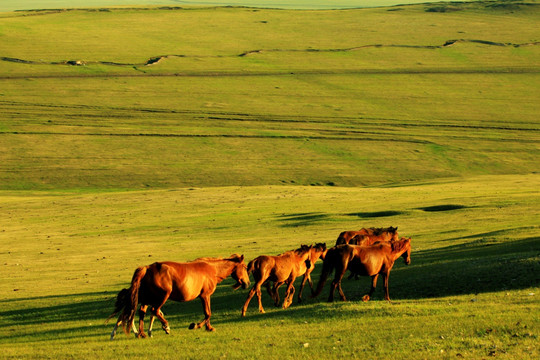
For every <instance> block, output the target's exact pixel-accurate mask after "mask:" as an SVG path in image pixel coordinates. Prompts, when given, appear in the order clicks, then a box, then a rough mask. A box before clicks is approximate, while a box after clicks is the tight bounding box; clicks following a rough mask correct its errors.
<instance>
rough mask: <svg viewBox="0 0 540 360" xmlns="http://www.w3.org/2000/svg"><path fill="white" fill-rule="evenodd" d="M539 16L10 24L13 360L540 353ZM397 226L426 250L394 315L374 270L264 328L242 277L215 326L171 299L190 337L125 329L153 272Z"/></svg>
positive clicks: (427, 14) (181, 332)
mask: <svg viewBox="0 0 540 360" xmlns="http://www.w3.org/2000/svg"><path fill="white" fill-rule="evenodd" d="M8 3H9V4H12V3H13V2H8ZM47 4H48V6H47V7H49V6H50V5H51V4H52V2H48V3H47ZM92 4H93V5H96V6H103V5H101V4H97V2H96V3H92ZM89 5H91V4H90V3H89V2H88V3H86V4H85V7H87V6H89ZM6 6H7V5H6ZM0 9H1V7H0ZM539 20H540V10H539V8H538V3H537V2H536V1H531V2H527V3H521V2H520V3H517V2H502V1H501V2H473V3H463V4H458V3H451V4H448V3H437V4H420V5H413V6H395V7H392V8H374V9H356V10H339V11H328V10H318V11H298V10H296V11H293V10H271V9H266V10H263V9H250V8H185V9H169V10H166V9H163V8H162V9H158V8H148V7H142V6H141V7H139V8H111V9H109V11H95V9H86V10H72V11H46V12H38V13H36V12H8V13H2V14H0V113H1V115H0V244H1V245H0V303H1V305H2V310H0V351H1V352H2V357H3V358H7V359H36V358H43V359H48V358H51V359H52V358H54V359H70V358H90V357H91V358H104V359H105V358H107V359H108V358H121V359H127V358H133V357H140V358H162V359H173V358H174V359H177V358H179V357H180V358H203V357H205V358H238V359H245V358H269V359H275V358H286V359H288V358H299V357H307V358H336V359H337V358H373V359H383V358H390V357H391V358H407V359H433V358H441V359H455V358H473V359H479V358H488V357H493V356H495V357H497V358H503V359H529V358H530V359H536V358H538V356H539V355H540V354H539V348H538V345H537V344H538V336H539V334H540V319H539V314H540V311H539V310H540V309H539V307H540V306H539V305H540V302H539V301H538V296H540V278H539V276H538V274H540V268H539V264H540V258H539V254H540V247H539V244H540V241H539V240H540V239H539V238H538V232H539V224H540V206H539V204H540V198H539V192H538V188H539V187H540V176H539V175H538V172H539V171H540V169H539V163H538V157H539V147H538V143H539V140H540V139H539V131H540V130H539V129H540V127H539V121H538V114H539V113H540V106H539V105H538V104H539V101H538V95H537V94H538V93H539V90H540V76H539V74H540V71H539V70H540V68H539V66H538V64H539V61H538V60H539V59H540V54H539V48H540V47H539V45H538V41H540V40H539V38H540V33H539V30H538V29H539V27H538V24H539ZM344 29H346V31H344ZM246 34H249V36H247V35H246ZM455 40H457V41H455ZM82 42H83V43H84V46H81V43H82ZM29 44H31V46H30V45H29ZM17 59H18V60H17ZM151 59H153V60H156V62H153V61H151V62H153V63H152V64H151V65H150V64H148V65H147V64H146V63H147V61H148V60H151ZM157 60H159V61H157ZM68 61H74V62H76V61H79V62H80V64H81V65H80V66H76V65H70V64H68V63H67V62H68ZM390 225H392V226H398V228H399V232H400V234H401V235H403V236H411V237H412V238H413V253H412V263H411V265H410V266H408V267H407V266H405V265H404V264H403V263H402V262H401V261H398V263H397V264H396V266H395V268H394V269H393V271H392V273H391V276H390V296H391V298H392V299H393V302H392V303H387V302H385V301H383V300H382V298H383V297H382V284H381V283H379V289H378V290H377V292H376V293H375V297H374V301H372V302H369V303H362V302H361V301H360V299H361V297H362V295H364V294H365V293H366V291H367V290H368V288H369V283H370V281H369V279H367V278H362V279H360V280H358V281H355V280H344V282H343V287H344V291H345V293H346V294H347V297H348V298H349V299H350V301H349V302H346V303H342V302H336V303H333V304H329V303H326V302H325V300H326V297H327V296H328V285H327V287H326V288H325V290H324V291H323V293H322V295H321V296H320V298H317V299H306V303H305V304H303V305H297V304H296V303H295V304H294V306H292V307H291V308H290V309H287V310H282V309H277V308H274V307H273V306H272V305H271V302H270V299H269V297H268V296H267V294H263V297H264V298H263V301H264V305H265V309H266V311H267V314H264V315H262V314H259V313H258V312H257V309H256V305H255V304H254V303H253V302H252V304H251V306H250V308H249V309H248V314H247V317H246V318H245V319H242V318H240V308H241V306H242V304H243V302H244V300H245V298H246V296H247V291H236V292H234V291H233V290H232V289H231V287H230V285H232V281H231V280H230V279H229V280H227V281H225V282H224V283H223V284H222V285H220V286H219V287H218V289H217V291H216V293H215V294H214V296H213V297H212V309H213V318H212V324H213V325H214V326H215V327H216V329H217V331H216V332H215V333H206V332H204V331H189V330H188V329H187V326H188V324H190V323H191V322H193V321H195V320H199V319H201V318H202V310H201V305H200V302H199V301H194V302H191V303H186V304H178V303H173V302H170V303H167V304H166V306H165V309H164V310H165V313H166V317H167V318H168V319H169V321H170V324H171V327H172V334H171V335H170V336H166V335H165V334H164V333H163V332H161V331H156V332H155V336H154V338H153V339H148V340H147V341H137V340H135V339H133V338H131V337H129V338H126V337H124V336H123V335H120V336H119V337H118V339H117V341H114V342H110V341H109V340H108V337H109V333H110V331H111V330H112V325H111V324H108V325H105V324H104V321H105V319H106V317H107V316H108V315H109V313H110V312H111V311H112V310H113V305H114V298H115V296H116V294H117V292H118V291H119V290H120V289H122V288H124V287H126V286H127V285H128V283H129V280H130V278H131V275H132V273H133V271H134V269H135V268H136V267H137V266H140V265H144V264H150V263H152V262H154V261H161V260H175V261H186V260H191V259H194V258H197V257H200V256H227V255H229V254H231V253H243V254H244V255H245V256H246V258H247V259H248V260H250V259H252V258H254V257H256V256H258V255H260V254H278V253H281V252H283V251H285V250H289V249H293V248H296V247H298V246H299V245H300V244H303V243H308V244H309V243H315V242H321V241H322V242H326V243H327V244H328V245H333V243H334V242H335V239H336V238H337V236H338V234H339V233H340V232H341V231H343V230H353V229H358V228H361V227H370V226H375V227H383V226H384V227H386V226H390ZM320 266H321V265H320V263H319V264H317V268H316V270H315V273H314V280H315V281H317V280H318V277H319V273H320ZM309 293H310V292H309V290H307V291H306V292H305V296H306V297H307V296H308V295H309Z"/></svg>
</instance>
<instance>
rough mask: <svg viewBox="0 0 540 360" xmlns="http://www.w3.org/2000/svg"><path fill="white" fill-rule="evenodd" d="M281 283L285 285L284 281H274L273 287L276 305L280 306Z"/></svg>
mask: <svg viewBox="0 0 540 360" xmlns="http://www.w3.org/2000/svg"><path fill="white" fill-rule="evenodd" d="M281 285H283V282H279V283H278V282H275V283H274V288H273V289H272V291H273V293H274V296H273V299H274V305H275V306H276V307H278V306H279V302H280V298H279V288H280V287H281Z"/></svg>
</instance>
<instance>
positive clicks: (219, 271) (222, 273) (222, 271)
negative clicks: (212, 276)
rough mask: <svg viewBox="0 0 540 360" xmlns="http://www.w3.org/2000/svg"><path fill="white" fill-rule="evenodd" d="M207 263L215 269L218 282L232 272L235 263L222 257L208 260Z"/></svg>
mask: <svg viewBox="0 0 540 360" xmlns="http://www.w3.org/2000/svg"><path fill="white" fill-rule="evenodd" d="M207 264H209V265H211V266H212V267H213V268H214V269H215V270H216V277H217V279H218V283H219V282H222V281H223V280H224V279H226V278H227V277H229V276H230V275H231V274H232V272H233V271H234V268H235V266H236V264H237V263H235V262H234V261H230V260H226V259H223V260H217V261H212V262H208V263H207Z"/></svg>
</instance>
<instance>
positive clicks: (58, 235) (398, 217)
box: [0, 175, 540, 359]
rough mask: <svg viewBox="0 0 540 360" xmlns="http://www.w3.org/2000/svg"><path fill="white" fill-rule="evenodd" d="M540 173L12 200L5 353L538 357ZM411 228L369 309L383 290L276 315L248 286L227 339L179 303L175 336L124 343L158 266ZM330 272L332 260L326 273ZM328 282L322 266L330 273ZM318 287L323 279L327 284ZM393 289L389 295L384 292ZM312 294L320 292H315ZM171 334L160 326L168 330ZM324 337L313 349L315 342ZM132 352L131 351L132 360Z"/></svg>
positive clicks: (224, 316)
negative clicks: (137, 286) (139, 292)
mask: <svg viewBox="0 0 540 360" xmlns="http://www.w3.org/2000/svg"><path fill="white" fill-rule="evenodd" d="M539 185H540V178H539V176H538V175H523V176H487V177H486V176H484V177H479V178H472V179H469V180H461V181H448V182H443V183H438V184H418V185H411V186H404V187H392V188H341V187H298V186H278V187H226V188H193V189H187V188H186V189H175V190H153V191H137V192H113V193H74V194H69V193H68V194H66V193H58V192H37V193H29V192H23V193H21V192H11V193H9V192H3V193H2V203H1V208H2V212H3V213H4V214H5V216H3V218H2V223H1V229H2V230H1V231H2V234H3V235H2V236H3V244H4V245H3V246H6V247H7V249H9V250H8V251H5V250H4V251H3V252H2V258H3V260H2V268H3V269H2V274H5V275H4V276H3V278H2V281H1V282H0V293H1V294H3V300H2V310H1V311H0V315H1V316H0V325H1V326H0V329H1V330H0V346H1V347H2V349H3V350H2V351H3V355H4V358H8V359H9V358H25V357H28V358H36V357H43V358H48V357H54V358H71V357H73V356H75V357H77V356H84V357H86V356H92V357H95V358H109V357H110V358H113V357H114V358H129V357H132V356H141V357H161V358H174V357H175V356H177V353H178V352H181V353H182V354H185V357H186V358H200V357H201V356H202V353H201V352H203V353H206V352H209V353H210V354H213V355H212V356H215V357H220V356H224V357H229V358H231V357H232V358H246V357H247V358H258V357H268V358H275V357H278V356H279V357H285V358H290V357H297V356H308V357H310V358H318V357H324V358H327V356H323V355H322V354H330V355H329V356H330V357H332V358H341V357H347V356H350V357H358V358H362V357H364V356H366V355H367V354H369V355H368V356H370V357H371V358H384V357H386V356H388V355H389V354H394V356H398V357H402V356H403V357H407V358H433V357H443V358H445V357H449V358H453V357H456V356H459V355H457V354H461V355H462V356H464V357H465V358H481V357H485V356H488V355H489V354H496V355H497V356H499V357H502V358H522V359H525V358H531V359H532V358H535V357H536V356H537V355H538V354H539V352H538V350H539V349H538V334H539V331H540V322H539V320H540V319H539V310H540V308H539V302H538V296H540V294H539V290H540V288H539V281H540V278H539V274H540V263H539V261H540V257H539V254H540V252H539V251H540V246H539V244H540V242H539V240H540V239H539V237H538V231H539V225H538V203H539V201H540V199H539V194H538V191H537V189H538V186H539ZM361 224H369V225H373V226H386V225H387V224H396V225H399V229H400V233H401V234H403V235H408V236H412V237H413V244H414V246H413V253H412V263H411V265H410V266H408V267H406V266H405V265H403V264H402V262H401V260H400V261H398V262H397V264H396V268H395V269H394V270H393V271H392V274H391V276H390V296H391V298H392V299H393V300H394V302H393V303H392V304H389V303H386V302H384V301H382V289H379V290H378V292H377V293H376V297H375V300H374V301H373V302H371V303H369V304H368V303H362V302H361V301H359V299H360V298H361V296H362V295H363V294H364V293H365V292H366V291H367V290H368V288H369V281H368V279H366V278H363V279H361V280H358V281H354V280H344V291H345V292H346V294H347V295H348V296H349V297H350V299H351V301H350V302H347V303H340V302H337V303H334V304H328V303H325V302H324V300H325V299H326V297H327V296H328V290H327V289H328V286H327V287H326V289H325V291H324V292H323V294H322V295H321V298H320V299H314V300H311V299H307V300H306V301H307V303H306V305H302V306H298V305H296V304H295V305H293V307H291V308H290V309H287V310H281V309H275V308H273V306H271V304H270V299H269V297H268V296H267V294H266V293H264V294H263V295H264V296H266V297H265V298H264V301H265V308H266V310H267V314H264V315H261V314H258V312H257V309H256V305H255V304H254V303H253V302H252V304H251V307H250V308H249V309H248V314H247V317H246V318H245V319H241V318H240V307H241V305H242V303H243V301H244V300H245V297H246V296H247V291H241V290H238V291H237V292H233V291H232V289H230V285H231V284H232V282H231V280H228V281H225V282H224V283H223V285H221V286H219V287H218V290H217V291H216V294H215V296H214V297H213V298H212V299H213V312H214V316H213V322H212V323H213V325H214V326H215V327H216V329H217V331H216V332H215V333H212V334H208V333H205V332H204V331H203V330H199V331H189V330H188V329H187V326H188V325H189V323H191V322H192V321H194V320H198V319H199V318H202V311H201V306H200V302H199V301H194V302H193V303H188V304H178V303H173V302H169V303H167V304H166V306H165V308H164V309H165V313H166V314H167V317H168V319H169V321H170V324H171V327H172V331H173V332H172V335H170V336H166V335H165V334H164V333H163V332H161V331H156V335H155V336H154V338H153V339H152V340H150V341H149V340H147V341H136V340H135V339H132V338H129V339H127V338H125V337H124V336H123V335H122V334H120V335H119V340H118V341H116V342H114V343H112V344H111V343H109V341H108V334H109V332H110V330H111V328H112V325H110V324H109V325H104V323H103V322H104V319H105V318H106V316H107V315H108V314H109V313H110V312H111V311H112V307H113V302H114V297H115V295H116V292H117V291H119V290H120V289H121V288H122V287H125V286H126V285H127V284H128V282H129V280H130V278H131V275H132V272H133V270H134V269H135V267H136V266H138V265H142V264H150V263H151V262H153V261H155V260H165V259H175V260H178V261H182V260H189V259H193V258H195V257H198V256H201V255H210V256H216V255H217V256H219V255H228V254H230V253H233V252H241V253H244V254H245V256H246V257H247V258H248V259H251V258H253V257H255V256H257V255H259V254H261V253H272V254H276V253H279V252H281V251H283V250H287V249H291V248H295V247H297V246H298V244H300V243H311V242H319V241H325V242H327V243H328V244H331V243H332V242H333V241H335V238H337V235H338V234H339V232H340V231H341V230H342V229H348V228H353V229H354V228H357V227H359V226H360V225H361ZM318 266H319V267H320V264H319V265H318ZM316 271H317V273H318V270H316ZM314 279H315V280H316V279H318V274H317V275H315V276H314ZM380 286H381V287H382V285H381V284H380ZM309 293H310V292H309V290H307V291H306V293H305V294H309ZM158 329H159V327H158ZM304 343H309V346H308V347H307V348H304V346H303V344H304ZM123 354H124V355H123Z"/></svg>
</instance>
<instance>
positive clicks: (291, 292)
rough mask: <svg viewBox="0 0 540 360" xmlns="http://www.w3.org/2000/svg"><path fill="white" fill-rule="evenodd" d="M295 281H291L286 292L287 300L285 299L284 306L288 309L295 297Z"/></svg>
mask: <svg viewBox="0 0 540 360" xmlns="http://www.w3.org/2000/svg"><path fill="white" fill-rule="evenodd" d="M293 282H294V280H293V281H291V282H289V284H288V286H287V291H286V292H285V300H283V308H284V309H286V308H288V307H289V306H291V304H292V301H293V297H294V286H293Z"/></svg>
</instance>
